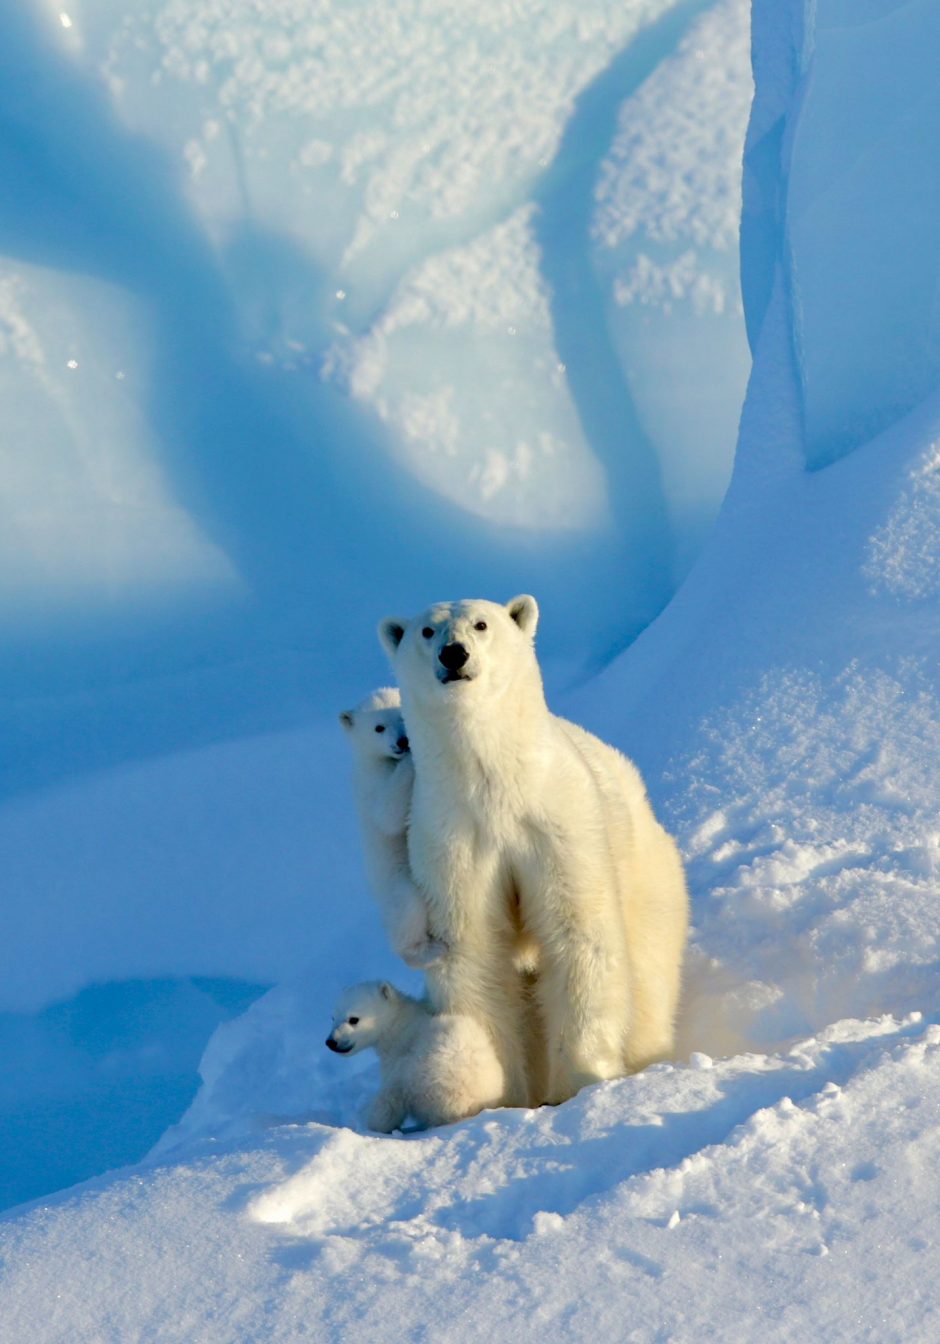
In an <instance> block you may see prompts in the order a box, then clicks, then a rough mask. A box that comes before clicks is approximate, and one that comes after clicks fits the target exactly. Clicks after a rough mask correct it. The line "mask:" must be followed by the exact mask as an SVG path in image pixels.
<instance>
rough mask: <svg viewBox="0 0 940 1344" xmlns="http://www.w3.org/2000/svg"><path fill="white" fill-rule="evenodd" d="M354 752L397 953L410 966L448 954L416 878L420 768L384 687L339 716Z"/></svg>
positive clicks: (371, 857) (368, 847)
mask: <svg viewBox="0 0 940 1344" xmlns="http://www.w3.org/2000/svg"><path fill="white" fill-rule="evenodd" d="M339 719H340V723H341V724H342V725H343V727H344V728H345V729H346V732H347V733H348V735H349V740H350V743H351V745H352V749H353V761H354V785H355V792H356V806H357V808H358V811H359V824H360V827H361V830H362V839H363V846H364V850H365V860H366V871H367V873H368V876H369V883H370V885H371V887H372V890H373V893H374V895H375V897H376V899H377V901H378V903H379V909H380V911H381V914H382V922H383V923H384V925H385V931H386V933H387V934H388V939H389V942H390V943H391V945H392V948H393V950H394V951H395V952H396V953H397V955H398V956H400V957H401V958H402V960H403V961H404V962H406V964H407V965H409V966H416V967H421V966H430V965H431V964H432V963H433V962H435V961H438V960H439V959H440V958H441V957H442V956H443V955H444V954H445V953H446V951H447V948H446V946H445V944H444V943H442V942H440V941H439V940H438V939H436V938H432V937H431V934H430V932H429V930H428V904H427V901H426V900H425V898H424V896H423V895H422V894H421V893H420V892H419V891H418V889H417V887H416V886H415V884H414V882H413V881H412V880H411V869H410V867H409V862H408V816H409V813H410V810H411V796H412V792H413V790H414V777H415V776H414V765H413V763H412V760H411V755H410V753H409V750H408V737H407V735H406V733H405V721H404V719H403V718H402V713H401V697H400V695H399V693H398V691H397V690H395V689H394V688H388V687H384V688H382V689H381V690H378V691H373V692H372V694H371V695H368V696H366V698H365V700H363V701H362V703H361V704H359V705H357V706H356V708H355V709H347V710H344V711H343V713H342V714H340V716H339Z"/></svg>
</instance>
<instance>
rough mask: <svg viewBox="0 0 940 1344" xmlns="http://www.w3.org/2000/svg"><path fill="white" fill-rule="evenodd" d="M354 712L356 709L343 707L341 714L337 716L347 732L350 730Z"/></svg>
mask: <svg viewBox="0 0 940 1344" xmlns="http://www.w3.org/2000/svg"><path fill="white" fill-rule="evenodd" d="M355 712H356V711H355V710H353V709H344V710H343V712H342V714H340V716H339V721H340V723H341V724H342V725H343V727H344V728H345V729H346V731H347V733H351V732H352V726H353V715H354V714H355Z"/></svg>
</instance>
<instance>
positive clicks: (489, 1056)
mask: <svg viewBox="0 0 940 1344" xmlns="http://www.w3.org/2000/svg"><path fill="white" fill-rule="evenodd" d="M326 1043H327V1045H328V1046H329V1048H330V1049H331V1050H335V1051H336V1053H337V1054H340V1055H350V1054H352V1053H353V1052H354V1051H355V1050H365V1049H368V1047H369V1046H372V1047H373V1048H374V1049H375V1051H376V1052H377V1054H378V1056H379V1063H380V1066H381V1070H382V1086H381V1089H380V1091H379V1093H378V1095H377V1096H376V1097H375V1099H374V1101H373V1102H372V1105H371V1107H370V1109H369V1116H368V1125H369V1128H370V1129H374V1130H377V1131H378V1132H379V1133H381V1134H390V1133H391V1132H392V1130H393V1129H400V1128H401V1126H402V1124H403V1123H404V1121H405V1118H406V1116H409V1115H410V1116H411V1117H412V1119H414V1120H415V1121H417V1123H418V1124H419V1125H422V1126H425V1125H449V1124H451V1123H452V1122H453V1121H454V1120H463V1119H465V1118H466V1117H467V1116H469V1115H476V1114H477V1113H478V1112H479V1111H482V1110H485V1109H486V1108H487V1107H491V1106H498V1105H499V1104H500V1102H501V1100H502V1096H503V1090H504V1079H503V1070H502V1068H501V1066H500V1063H499V1060H498V1059H497V1058H496V1053H495V1051H494V1049H493V1045H492V1042H491V1041H490V1038H489V1036H488V1035H487V1033H486V1031H484V1029H483V1028H482V1027H481V1026H480V1024H479V1023H478V1022H475V1021H474V1020H473V1018H471V1017H461V1016H456V1015H453V1014H449V1013H448V1014H443V1015H440V1016H435V1015H433V1014H432V1012H431V1009H430V1007H429V1006H428V1005H427V1004H426V1003H421V1002H419V1001H418V1000H417V999H413V998H411V997H410V996H409V995H408V994H402V993H401V992H400V991H399V990H397V989H395V988H394V986H393V985H390V984H389V983H388V982H387V981H382V982H377V981H369V982H366V983H365V984H361V985H353V986H352V987H351V988H349V989H346V990H344V991H343V993H342V995H341V996H340V999H339V1002H338V1003H337V1005H336V1009H335V1011H334V1013H333V1030H332V1031H331V1032H330V1034H329V1036H328V1037H327V1038H326Z"/></svg>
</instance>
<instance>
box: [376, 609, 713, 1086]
mask: <svg viewBox="0 0 940 1344" xmlns="http://www.w3.org/2000/svg"><path fill="white" fill-rule="evenodd" d="M537 623H538V606H537V605H536V602H535V599H534V598H532V597H527V596H523V597H516V598H514V599H513V600H512V601H511V602H508V603H507V604H506V605H505V606H501V605H500V604H499V603H496V602H485V601H478V600H463V601H458V602H441V603H438V604H437V605H435V606H433V607H429V608H428V610H427V611H425V612H423V613H422V614H421V615H419V616H416V617H414V618H413V619H411V620H402V619H398V618H396V617H388V618H386V619H385V620H383V621H382V622H381V624H380V626H379V635H380V638H381V640H382V643H383V644H384V646H385V648H386V650H387V652H388V653H389V656H390V658H391V661H392V664H393V666H394V668H395V672H396V674H397V677H398V683H399V686H400V688H401V696H402V708H403V710H404V716H405V723H406V725H407V729H408V738H409V741H410V743H411V751H412V755H413V757H414V766H415V786H414V797H413V800H412V808H411V821H410V826H409V837H408V851H409V858H410V863H411V869H412V875H413V877H414V880H415V882H416V883H417V885H418V886H419V888H421V889H422V890H423V892H424V894H425V896H426V898H427V900H428V903H429V908H430V925H431V930H432V933H433V934H434V935H435V936H436V937H438V938H440V939H442V940H443V941H444V942H445V943H446V944H447V945H448V947H449V948H450V953H449V955H448V956H446V957H445V958H444V959H443V960H442V961H440V962H439V963H437V965H435V966H433V967H430V968H429V969H428V972H427V980H428V988H429V992H430V996H431V1000H432V1003H433V1004H434V1006H435V1008H436V1009H437V1010H438V1011H443V1012H455V1013H468V1014H470V1015H471V1016H473V1017H476V1018H477V1019H478V1020H480V1021H481V1022H483V1023H485V1024H486V1025H487V1026H488V1028H489V1030H490V1032H491V1035H492V1037H493V1040H494V1043H495V1044H496V1048H497V1051H498V1053H499V1056H500V1061H501V1063H502V1065H503V1069H504V1071H505V1074H506V1079H507V1087H506V1098H505V1099H506V1103H507V1104H509V1105H523V1104H527V1103H528V1104H531V1103H534V1102H542V1101H546V1100H547V1101H554V1102H557V1101H563V1100H564V1099H565V1098H566V1097H570V1096H572V1095H573V1094H574V1093H575V1092H577V1091H578V1089H579V1088H581V1087H583V1086H584V1085H585V1084H586V1083H591V1082H597V1081H598V1080H600V1079H604V1078H616V1077H619V1076H620V1075H622V1074H623V1073H626V1072H630V1071H632V1070H635V1069H639V1068H642V1067H643V1065H645V1064H648V1063H650V1062H651V1061H652V1060H654V1059H659V1058H662V1057H663V1056H665V1055H668V1054H669V1053H670V1051H671V1049H672V1046H673V1032H674V1023H675V1013H676V1004H677V1000H678V995H679V982H680V975H681V963H682V954H683V948H684V945H685V937H686V929H687V922H688V899H687V896H686V889H685V879H684V875H683V870H682V863H681V860H680V858H679V854H678V851H677V849H676V846H675V843H674V842H673V840H672V838H671V837H670V836H669V835H668V834H667V833H666V832H665V831H664V830H663V829H662V827H661V826H660V825H659V823H658V822H657V820H656V818H655V816H654V815H653V811H652V808H651V807H650V804H649V801H648V799H647V797H646V791H645V789H644V787H643V782H642V780H641V778H640V775H639V772H638V771H637V769H636V767H635V766H634V765H633V764H632V763H631V762H630V761H628V760H627V759H626V758H625V757H624V756H622V755H621V754H620V753H619V752H618V751H615V750H614V748H613V747H609V746H607V745H606V744H605V743H603V742H601V741H600V740H599V739H598V738H596V737H593V736H592V735H591V734H590V733H588V732H586V731H585V730H584V729H582V728H578V727H577V726H576V725H575V724H572V723H568V722H566V720H564V719H560V718H557V717H556V716H555V715H554V714H552V713H550V711H549V709H548V706H547V705H546V703H545V695H544V692H543V689H542V678H541V674H540V672H539V666H538V662H537V660H536V656H535V648H534V644H533V641H534V637H535V628H536V625H537ZM532 949H534V951H535V958H536V961H535V965H536V967H537V973H536V975H535V976H534V978H533V979H532V982H531V987H532V993H534V995H535V999H536V1005H537V1014H538V1020H539V1030H538V1031H533V1030H532V1028H531V1021H532V1013H531V1011H530V1009H531V1004H529V1003H528V1002H527V995H528V992H529V988H528V986H527V982H526V979H525V978H524V977H523V976H522V975H521V974H520V971H519V969H518V967H519V965H520V960H521V959H523V957H525V958H528V957H529V956H530V955H531V951H532ZM527 1023H528V1024H529V1025H528V1026H527Z"/></svg>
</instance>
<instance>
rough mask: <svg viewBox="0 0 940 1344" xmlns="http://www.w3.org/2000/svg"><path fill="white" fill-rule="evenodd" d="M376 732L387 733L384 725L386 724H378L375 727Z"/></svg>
mask: <svg viewBox="0 0 940 1344" xmlns="http://www.w3.org/2000/svg"><path fill="white" fill-rule="evenodd" d="M375 731H376V732H377V733H384V732H385V724H384V723H377V724H376V725H375Z"/></svg>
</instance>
